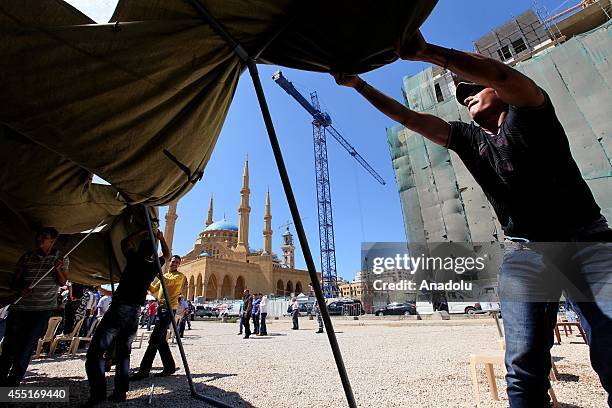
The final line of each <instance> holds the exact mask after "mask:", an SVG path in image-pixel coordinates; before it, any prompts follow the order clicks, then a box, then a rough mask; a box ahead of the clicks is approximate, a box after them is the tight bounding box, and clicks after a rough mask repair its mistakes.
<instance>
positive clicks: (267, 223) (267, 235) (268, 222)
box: [262, 190, 272, 255]
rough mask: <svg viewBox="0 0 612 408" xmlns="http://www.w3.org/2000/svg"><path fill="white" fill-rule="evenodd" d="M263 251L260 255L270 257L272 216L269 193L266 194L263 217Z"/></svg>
mask: <svg viewBox="0 0 612 408" xmlns="http://www.w3.org/2000/svg"><path fill="white" fill-rule="evenodd" d="M263 236H264V250H263V253H262V255H272V214H271V211H270V191H269V190H268V194H266V213H265V215H264V230H263Z"/></svg>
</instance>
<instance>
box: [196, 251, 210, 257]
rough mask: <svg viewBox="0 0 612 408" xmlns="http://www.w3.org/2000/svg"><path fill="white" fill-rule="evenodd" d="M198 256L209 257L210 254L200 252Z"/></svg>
mask: <svg viewBox="0 0 612 408" xmlns="http://www.w3.org/2000/svg"><path fill="white" fill-rule="evenodd" d="M199 256H210V254H209V253H208V252H206V251H202V252H200V255H199Z"/></svg>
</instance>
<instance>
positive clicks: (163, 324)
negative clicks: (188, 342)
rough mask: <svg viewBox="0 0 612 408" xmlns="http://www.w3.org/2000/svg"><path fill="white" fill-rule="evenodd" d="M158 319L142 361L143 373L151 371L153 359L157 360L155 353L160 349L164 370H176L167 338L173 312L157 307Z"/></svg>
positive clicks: (141, 370)
mask: <svg viewBox="0 0 612 408" xmlns="http://www.w3.org/2000/svg"><path fill="white" fill-rule="evenodd" d="M157 319H158V320H157V324H155V328H154V329H153V332H152V333H151V337H150V338H149V345H148V346H147V350H146V351H145V354H144V356H143V357H142V361H141V362H140V370H139V371H140V372H141V373H143V374H149V372H150V371H151V367H152V366H153V360H155V355H156V354H157V352H158V351H159V356H160V357H161V361H162V363H163V365H164V371H175V370H176V366H175V364H174V358H172V352H171V351H170V346H169V345H168V341H167V340H166V332H167V330H168V327H170V325H171V324H172V313H170V311H168V309H162V308H161V307H160V308H158V309H157Z"/></svg>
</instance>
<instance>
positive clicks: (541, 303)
mask: <svg viewBox="0 0 612 408" xmlns="http://www.w3.org/2000/svg"><path fill="white" fill-rule="evenodd" d="M397 54H398V56H399V57H401V58H402V59H407V60H414V61H423V62H429V63H432V64H436V65H438V66H441V67H444V68H445V69H449V70H450V71H452V72H453V73H455V74H456V75H457V76H459V77H461V78H464V79H466V80H468V81H472V82H470V83H467V82H466V83H460V84H458V86H457V94H456V95H457V100H458V102H459V103H461V104H462V105H464V106H466V107H467V109H468V111H469V114H470V116H471V117H472V119H473V120H474V122H475V123H476V124H466V123H462V122H451V123H448V122H446V121H444V120H443V119H441V118H438V117H436V116H433V115H430V114H426V113H420V112H415V111H412V110H410V109H408V108H407V107H405V106H404V105H402V104H400V103H399V102H397V101H395V100H393V99H391V98H389V97H388V96H386V95H384V94H383V93H381V92H380V91H378V90H376V89H375V88H373V87H372V86H370V85H369V84H367V83H366V82H365V81H363V80H362V79H361V78H359V77H358V76H357V75H347V74H342V73H333V75H334V77H335V79H336V82H337V83H338V84H340V85H344V86H348V87H352V88H355V89H356V90H357V91H358V92H359V93H360V94H361V95H362V96H364V97H365V98H366V99H367V100H368V101H369V102H370V103H372V105H374V106H375V107H376V108H377V109H379V110H380V111H381V112H383V113H384V114H386V115H387V116H389V117H390V118H391V119H393V120H395V121H397V122H399V123H401V124H402V125H404V126H405V127H407V128H408V129H410V130H412V131H414V132H417V133H420V134H421V135H423V136H424V137H426V138H427V139H429V140H431V141H432V142H434V143H437V144H439V145H441V146H444V147H446V148H449V149H451V150H454V151H455V152H456V153H457V154H458V155H459V157H460V158H461V160H462V161H463V162H464V164H465V165H466V167H467V168H468V170H469V171H470V173H471V174H472V175H473V176H474V178H475V179H476V181H477V182H478V184H479V185H480V186H481V187H482V189H483V191H484V193H485V194H486V196H487V198H488V199H489V201H490V202H491V205H492V206H493V209H494V210H495V212H496V214H497V216H498V218H499V221H500V223H501V225H502V227H503V229H504V233H505V235H506V239H507V240H508V241H509V244H508V246H507V248H506V253H505V255H504V261H503V264H502V267H501V270H500V276H499V289H500V298H501V303H502V305H501V307H502V311H503V316H504V330H505V334H506V367H507V370H508V374H507V376H506V380H507V383H508V398H509V400H510V406H511V407H513V408H514V407H527V406H529V407H536V406H537V407H541V406H547V405H548V403H549V398H548V394H547V391H548V388H549V386H550V384H549V380H548V375H549V373H550V369H551V358H550V349H551V347H552V343H553V329H554V326H555V324H556V320H557V319H556V318H557V310H558V301H559V298H560V296H561V291H562V290H567V292H568V296H569V298H570V299H568V300H570V301H571V302H572V304H573V306H574V309H575V310H576V312H577V313H578V315H579V316H580V322H581V324H582V326H583V328H584V329H585V331H586V334H587V340H588V343H589V346H590V354H591V364H592V366H593V368H594V369H595V371H596V372H597V374H598V375H599V377H600V380H601V383H602V385H603V387H604V388H605V389H606V391H607V392H608V403H609V404H610V405H611V406H612V243H611V242H612V231H611V230H610V229H609V228H608V224H607V221H606V219H605V218H604V217H603V216H602V214H601V211H600V208H599V206H598V205H597V204H596V202H595V200H594V198H593V194H592V193H591V191H590V189H589V187H588V185H587V183H586V182H585V181H584V180H583V179H582V176H581V174H580V170H579V169H578V166H577V165H576V162H575V161H574V159H573V157H572V154H571V151H570V146H569V142H568V139H567V136H566V134H565V131H564V129H563V126H562V125H561V123H560V122H559V120H558V118H557V116H556V113H555V109H554V107H553V104H552V102H551V100H550V98H549V96H548V95H547V94H546V92H544V91H543V90H542V89H541V88H540V87H538V86H537V85H536V84H535V82H533V81H532V80H531V79H530V78H528V77H527V76H525V75H523V74H522V73H520V72H519V71H517V70H515V69H513V68H511V67H509V66H507V65H505V64H503V63H501V62H499V61H496V60H493V59H491V58H487V57H484V56H482V55H478V54H470V53H465V52H460V51H456V50H451V49H446V48H443V47H440V46H436V45H433V44H428V43H427V42H425V40H424V38H423V36H422V35H421V33H420V32H418V33H417V34H416V35H415V36H414V38H413V39H412V40H411V41H409V42H408V43H406V44H404V45H402V46H399V47H398V49H397ZM544 242H545V243H547V244H542V243H544ZM551 243H552V244H551Z"/></svg>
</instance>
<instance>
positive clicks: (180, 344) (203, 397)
mask: <svg viewBox="0 0 612 408" xmlns="http://www.w3.org/2000/svg"><path fill="white" fill-rule="evenodd" d="M142 207H143V209H144V213H145V220H146V222H147V229H148V231H149V239H150V240H151V243H153V246H154V249H155V253H157V247H156V245H155V242H156V240H155V234H154V233H153V227H152V226H151V216H150V215H149V208H148V207H147V206H146V205H144V204H143V206H142ZM155 264H156V266H157V277H158V278H159V282H160V283H161V287H162V290H163V292H164V298H165V300H166V307H167V308H168V311H170V315H171V317H172V330H174V336H175V338H176V344H177V345H178V348H179V352H180V353H181V359H182V360H183V367H184V368H185V375H186V376H187V382H188V383H189V389H190V390H191V396H192V397H193V398H196V399H199V400H201V401H205V402H206V403H208V404H210V405H212V406H215V407H222V408H231V405H227V404H225V403H223V402H221V401H219V400H216V399H214V398H211V397H207V396H206V395H203V394H200V393H198V392H197V391H196V389H195V385H194V383H193V378H192V377H191V371H190V370H189V363H188V362H187V356H186V355H185V349H184V348H183V341H182V340H181V336H180V334H179V330H178V327H177V326H176V319H175V318H174V311H173V310H172V304H171V303H170V293H169V292H168V286H166V280H165V279H164V274H163V272H162V267H161V264H160V263H159V258H158V257H157V256H156V257H155Z"/></svg>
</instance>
